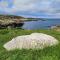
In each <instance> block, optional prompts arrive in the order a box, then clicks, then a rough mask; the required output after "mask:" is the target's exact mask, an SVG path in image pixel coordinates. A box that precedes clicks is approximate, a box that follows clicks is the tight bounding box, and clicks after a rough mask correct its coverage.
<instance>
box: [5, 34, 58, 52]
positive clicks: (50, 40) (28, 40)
mask: <svg viewBox="0 0 60 60" xmlns="http://www.w3.org/2000/svg"><path fill="white" fill-rule="evenodd" d="M57 44H58V40H56V39H55V38H54V37H52V36H50V35H47V34H43V33H32V34H30V35H23V36H18V37H16V38H13V39H12V40H11V41H9V42H7V43H6V44H4V48H6V50H8V51H10V50H14V49H22V48H23V49H38V48H39V49H43V48H45V47H48V46H53V45H57Z"/></svg>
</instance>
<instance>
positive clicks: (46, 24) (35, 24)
mask: <svg viewBox="0 0 60 60" xmlns="http://www.w3.org/2000/svg"><path fill="white" fill-rule="evenodd" d="M55 25H60V19H49V20H45V21H42V20H38V21H27V22H24V25H23V26H22V28H23V29H28V30H30V29H49V28H50V27H51V26H55Z"/></svg>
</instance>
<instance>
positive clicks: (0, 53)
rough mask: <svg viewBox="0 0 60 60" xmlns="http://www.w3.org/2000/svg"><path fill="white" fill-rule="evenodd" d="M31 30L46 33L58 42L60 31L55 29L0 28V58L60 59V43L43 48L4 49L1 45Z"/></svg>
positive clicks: (15, 59)
mask: <svg viewBox="0 0 60 60" xmlns="http://www.w3.org/2000/svg"><path fill="white" fill-rule="evenodd" d="M32 32H40V33H46V34H49V35H51V36H54V37H55V38H56V39H58V40H59V42H60V32H57V31H55V30H21V29H12V30H7V29H3V30H2V29H1V30H0V60H60V43H59V44H58V45H57V46H54V47H48V48H45V49H43V50H40V49H38V50H32V49H30V50H26V49H22V50H14V51H6V50H5V49H4V48H3V45H4V44H5V43H6V42H8V41H9V40H11V39H12V38H13V37H16V36H19V35H25V34H30V33H32Z"/></svg>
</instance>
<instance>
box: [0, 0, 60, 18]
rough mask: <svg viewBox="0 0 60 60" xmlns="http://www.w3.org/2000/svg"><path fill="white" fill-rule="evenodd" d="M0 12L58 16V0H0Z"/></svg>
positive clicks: (20, 14)
mask: <svg viewBox="0 0 60 60" xmlns="http://www.w3.org/2000/svg"><path fill="white" fill-rule="evenodd" d="M0 14H10V15H19V16H24V17H43V18H60V0H0Z"/></svg>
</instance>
